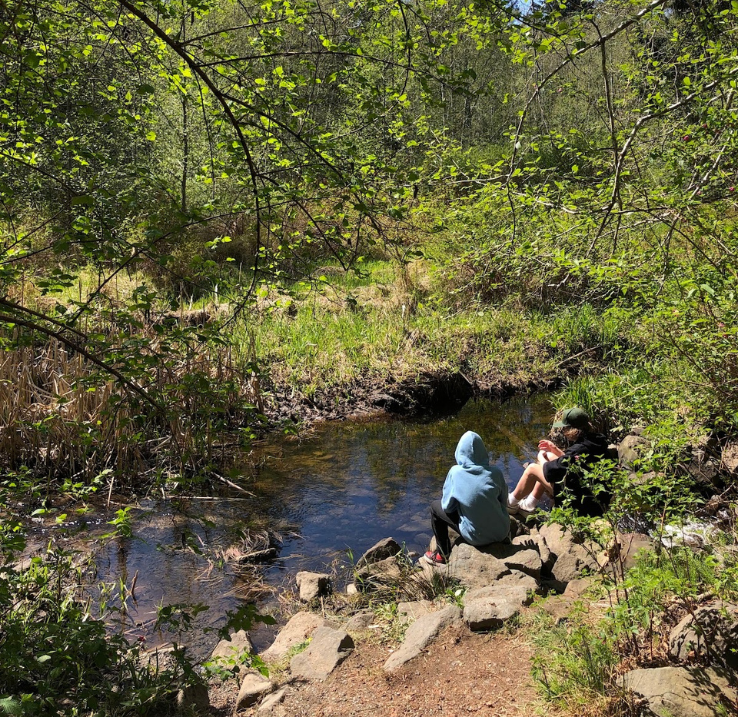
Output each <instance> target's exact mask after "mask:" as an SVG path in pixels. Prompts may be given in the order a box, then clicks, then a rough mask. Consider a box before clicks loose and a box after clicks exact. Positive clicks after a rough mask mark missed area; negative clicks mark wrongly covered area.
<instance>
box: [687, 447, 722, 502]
mask: <svg viewBox="0 0 738 717" xmlns="http://www.w3.org/2000/svg"><path fill="white" fill-rule="evenodd" d="M720 465H721V464H720V463H719V462H718V461H717V460H715V459H713V458H711V457H710V456H709V455H708V454H707V453H706V452H705V451H704V450H702V449H696V450H693V451H692V460H691V461H690V462H689V463H688V464H687V472H688V473H689V474H690V475H691V476H692V478H694V479H695V481H696V482H697V483H700V484H701V485H702V486H703V488H705V489H707V490H710V489H712V488H715V487H716V486H722V485H723V481H722V480H721V479H720V475H719V474H720ZM712 492H714V491H712Z"/></svg>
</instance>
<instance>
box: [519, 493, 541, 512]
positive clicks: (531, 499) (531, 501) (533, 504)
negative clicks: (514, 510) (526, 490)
mask: <svg viewBox="0 0 738 717" xmlns="http://www.w3.org/2000/svg"><path fill="white" fill-rule="evenodd" d="M520 507H521V508H522V509H523V510H530V511H533V510H535V509H536V508H537V507H538V498H536V497H535V496H534V495H533V494H532V493H531V494H530V495H528V496H526V497H525V498H523V500H521V501H520Z"/></svg>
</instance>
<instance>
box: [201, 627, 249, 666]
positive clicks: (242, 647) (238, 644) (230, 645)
mask: <svg viewBox="0 0 738 717" xmlns="http://www.w3.org/2000/svg"><path fill="white" fill-rule="evenodd" d="M253 650H254V647H253V645H252V644H251V640H250V639H249V635H248V633H247V632H246V630H239V631H238V632H234V633H233V634H232V635H231V636H230V638H229V639H228V640H221V641H220V642H219V643H218V644H217V645H216V646H215V649H214V650H213V654H212V655H211V656H210V659H211V660H217V661H218V662H219V663H220V664H221V665H223V666H230V665H235V667H236V671H238V670H239V669H240V668H239V665H240V663H241V659H242V657H243V656H244V655H248V654H251V653H252V652H253Z"/></svg>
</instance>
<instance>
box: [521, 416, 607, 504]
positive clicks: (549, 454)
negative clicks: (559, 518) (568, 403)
mask: <svg viewBox="0 0 738 717" xmlns="http://www.w3.org/2000/svg"><path fill="white" fill-rule="evenodd" d="M553 427H554V428H561V429H562V430H561V432H562V433H563V435H564V438H566V441H567V443H568V444H569V447H568V448H567V449H566V450H561V449H560V448H559V447H558V446H556V444H554V443H553V442H551V441H549V440H545V439H544V440H542V441H540V442H539V444H538V448H539V453H538V459H537V461H536V462H535V463H531V464H530V465H529V466H528V467H527V468H526V469H525V472H524V473H523V475H522V476H521V478H520V480H519V481H518V485H517V486H516V487H515V490H513V491H512V492H511V493H510V495H509V496H508V501H507V510H508V512H509V513H510V514H511V515H515V514H518V513H520V514H522V515H529V514H530V513H532V512H533V511H534V510H535V509H536V507H537V506H538V503H539V501H540V500H541V498H542V497H543V496H544V495H545V494H548V495H549V496H551V497H552V498H553V499H554V500H555V499H556V496H557V495H558V494H560V492H561V491H562V490H563V489H564V487H566V488H567V490H569V491H570V493H571V494H572V496H573V499H574V507H575V508H576V509H577V510H579V512H580V513H583V514H585V515H602V512H603V504H604V503H606V501H607V496H598V499H597V500H595V498H594V496H593V495H592V493H591V492H590V491H589V490H588V489H587V487H586V486H583V485H582V484H581V480H580V478H581V469H582V468H584V469H587V468H591V466H592V465H594V464H595V463H596V462H597V461H599V460H600V459H601V458H603V457H604V456H606V455H607V453H608V445H607V439H606V438H605V436H603V435H602V434H598V433H595V432H594V431H593V430H592V426H591V425H590V423H589V416H587V414H586V412H585V411H583V410H582V409H581V408H569V409H567V410H566V411H564V413H563V415H562V417H561V420H560V421H556V423H554V424H553Z"/></svg>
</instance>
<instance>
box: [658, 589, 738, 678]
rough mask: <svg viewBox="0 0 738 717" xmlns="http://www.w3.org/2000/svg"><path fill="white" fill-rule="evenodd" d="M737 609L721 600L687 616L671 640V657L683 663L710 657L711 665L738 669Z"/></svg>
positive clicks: (675, 629) (735, 606)
mask: <svg viewBox="0 0 738 717" xmlns="http://www.w3.org/2000/svg"><path fill="white" fill-rule="evenodd" d="M737 647H738V605H732V604H730V603H724V602H722V601H720V600H718V601H715V602H713V603H710V604H709V605H704V606H702V607H700V608H698V609H697V610H695V611H694V615H687V616H686V617H685V618H684V619H683V620H682V621H681V622H680V623H679V624H678V625H676V626H675V627H674V628H673V629H672V631H671V635H670V636H669V655H671V657H673V658H674V659H676V660H680V661H681V662H685V661H687V660H688V659H689V658H690V657H692V656H696V657H702V658H704V657H707V658H709V660H710V662H711V663H712V664H718V665H722V666H723V667H727V668H730V669H733V670H736V669H738V653H736V652H735V650H736V648H737Z"/></svg>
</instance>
